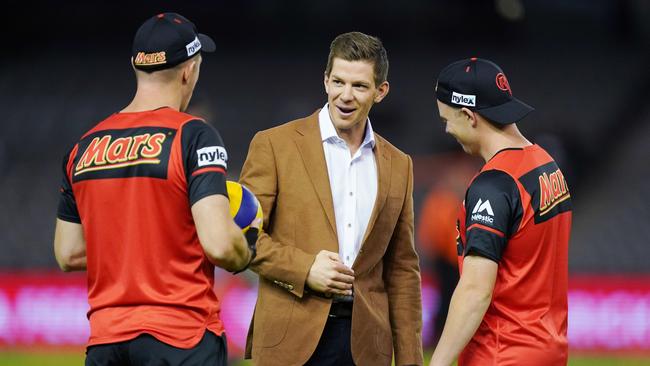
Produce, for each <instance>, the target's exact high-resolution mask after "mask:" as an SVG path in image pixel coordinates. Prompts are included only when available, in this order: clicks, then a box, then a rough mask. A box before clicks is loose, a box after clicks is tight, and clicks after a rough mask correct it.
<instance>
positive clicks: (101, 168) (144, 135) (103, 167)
mask: <svg viewBox="0 0 650 366" xmlns="http://www.w3.org/2000/svg"><path fill="white" fill-rule="evenodd" d="M175 132H176V131H175V130H172V129H169V128H157V127H146V128H130V129H123V130H105V131H100V132H96V133H94V134H92V135H89V136H87V137H86V138H84V139H83V140H81V142H80V143H79V149H78V153H77V156H76V157H75V161H74V163H75V165H74V170H73V172H72V178H73V180H74V181H79V180H84V179H98V178H126V177H154V178H166V177H167V162H168V160H169V151H170V149H171V141H172V140H173V137H174V134H175Z"/></svg>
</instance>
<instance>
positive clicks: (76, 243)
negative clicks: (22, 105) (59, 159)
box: [54, 13, 261, 365]
mask: <svg viewBox="0 0 650 366" xmlns="http://www.w3.org/2000/svg"><path fill="white" fill-rule="evenodd" d="M214 49H215V44H214V42H213V41H212V39H210V38H209V37H208V36H206V35H203V34H200V33H198V32H197V31H196V27H195V26H194V24H192V23H191V22H190V21H189V20H187V19H186V18H184V17H183V16H181V15H179V14H175V13H164V14H159V15H156V16H154V17H152V18H150V19H149V20H147V21H146V22H145V23H144V24H143V25H142V26H141V27H140V28H139V30H138V32H137V33H136V35H135V39H134V42H133V59H132V63H133V67H134V70H135V74H136V78H137V84H138V85H137V91H136V95H135V97H134V98H133V100H132V101H131V103H130V104H129V105H128V106H127V107H126V108H124V109H123V110H122V111H120V112H119V113H115V114H113V115H111V116H109V117H108V118H107V119H105V120H104V121H102V122H100V123H99V124H97V125H96V126H95V127H93V128H92V129H91V130H90V131H88V132H87V133H86V134H84V135H83V136H82V137H81V139H80V141H79V142H77V143H76V144H75V145H74V147H73V148H72V149H71V151H70V152H69V153H68V154H67V155H66V157H65V159H64V162H63V176H64V178H63V182H62V186H61V198H60V202H59V208H58V215H57V216H58V219H57V223H56V232H55V238H54V250H55V255H56V259H57V261H58V263H59V265H60V266H61V268H62V269H63V270H65V271H69V270H84V269H87V272H88V302H89V304H90V310H89V312H88V319H89V321H90V339H89V342H88V350H87V357H86V365H150V364H156V365H158V364H165V365H178V364H181V363H183V364H192V365H226V363H227V359H226V358H227V353H226V342H225V335H224V334H223V333H224V328H223V324H222V322H221V320H220V317H219V312H220V306H219V300H218V299H217V297H216V295H215V293H214V291H213V284H214V266H215V265H217V266H219V267H221V268H224V269H226V270H229V271H233V272H237V271H241V270H243V269H245V268H246V267H247V266H248V263H250V261H251V260H252V259H253V257H254V253H255V247H254V244H255V241H256V239H257V229H256V228H253V229H251V230H252V233H251V234H248V233H250V232H251V230H249V231H248V232H247V235H246V237H244V235H243V234H242V232H241V230H240V229H239V227H238V226H237V225H236V224H235V222H234V221H233V219H232V218H231V216H230V211H229V202H228V197H227V191H226V184H225V182H226V169H227V160H228V154H227V152H226V149H225V147H224V144H223V142H222V140H221V137H220V136H219V134H218V132H217V131H216V130H215V129H214V128H212V127H211V126H210V125H208V124H207V123H206V122H205V121H203V120H201V119H200V118H197V117H195V116H192V115H189V114H186V113H183V112H182V111H184V110H185V109H186V108H187V106H188V104H189V101H190V98H191V96H192V92H193V90H194V87H195V85H196V82H197V80H198V77H199V69H200V65H201V60H202V59H201V57H202V56H201V53H203V52H212V51H214ZM260 223H261V222H259V221H258V222H256V223H254V225H253V226H256V227H259V225H260ZM248 243H251V244H250V247H249V244H248Z"/></svg>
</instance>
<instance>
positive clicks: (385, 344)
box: [370, 292, 393, 357]
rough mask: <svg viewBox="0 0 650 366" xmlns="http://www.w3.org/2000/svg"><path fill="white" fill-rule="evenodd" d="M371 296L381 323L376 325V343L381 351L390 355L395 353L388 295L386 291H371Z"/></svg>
mask: <svg viewBox="0 0 650 366" xmlns="http://www.w3.org/2000/svg"><path fill="white" fill-rule="evenodd" d="M370 296H371V299H372V302H373V306H374V307H375V311H376V312H377V314H378V315H379V319H378V320H379V323H378V324H377V325H376V331H375V345H376V347H377V350H378V351H379V353H381V354H383V355H386V356H389V357H390V356H392V355H393V335H392V329H391V326H390V319H388V316H389V315H388V314H389V311H388V297H387V294H386V293H385V292H371V293H370Z"/></svg>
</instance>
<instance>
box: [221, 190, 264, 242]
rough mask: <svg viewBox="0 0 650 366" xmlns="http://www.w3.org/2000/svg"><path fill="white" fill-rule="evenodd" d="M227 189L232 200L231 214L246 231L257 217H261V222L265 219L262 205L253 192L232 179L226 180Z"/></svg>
mask: <svg viewBox="0 0 650 366" xmlns="http://www.w3.org/2000/svg"><path fill="white" fill-rule="evenodd" d="M226 190H227V191H228V198H229V200H230V215H231V216H232V218H233V219H234V220H235V223H236V224H237V226H239V227H240V228H241V229H242V231H243V232H244V233H246V231H248V229H249V228H250V226H251V224H252V223H253V221H254V220H255V219H260V220H259V221H260V222H261V221H262V220H263V213H262V206H261V205H260V202H259V201H258V200H257V198H256V197H255V195H254V194H253V192H251V191H250V190H249V189H248V188H246V187H245V186H243V185H241V184H239V183H237V182H234V181H230V180H228V181H226ZM260 229H261V224H260Z"/></svg>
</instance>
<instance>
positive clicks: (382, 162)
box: [355, 135, 391, 263]
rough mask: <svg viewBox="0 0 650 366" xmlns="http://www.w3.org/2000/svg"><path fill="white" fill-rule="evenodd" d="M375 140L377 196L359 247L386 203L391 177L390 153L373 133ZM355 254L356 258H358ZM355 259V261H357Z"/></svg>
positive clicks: (363, 244) (363, 243)
mask: <svg viewBox="0 0 650 366" xmlns="http://www.w3.org/2000/svg"><path fill="white" fill-rule="evenodd" d="M375 140H376V141H377V144H376V145H375V163H376V164H377V198H376V199H375V205H374V207H373V209H372V214H371V215H370V220H369V221H368V227H367V228H366V233H365V234H364V236H363V242H362V244H361V248H363V247H365V245H366V240H368V236H369V235H370V233H371V232H372V230H373V229H374V227H375V222H376V221H377V217H378V216H379V213H380V212H381V210H382V209H383V208H384V204H385V203H386V197H388V188H389V187H390V177H391V158H390V154H389V153H388V151H387V150H386V147H385V146H384V142H383V141H382V139H381V138H379V137H378V136H377V135H375ZM360 254H361V253H359V255H357V260H358V259H359V257H360V256H361V255H360ZM357 260H355V263H356V262H357Z"/></svg>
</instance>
